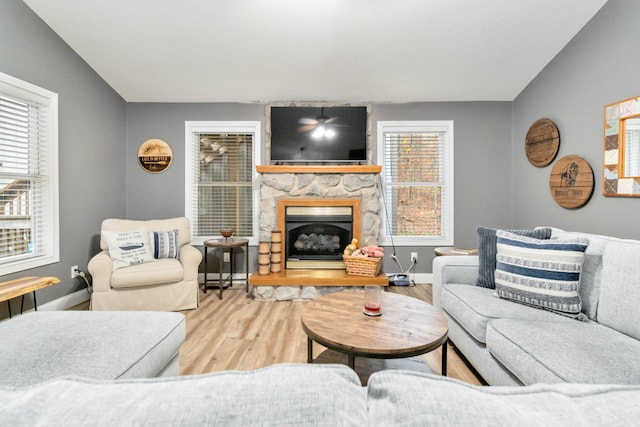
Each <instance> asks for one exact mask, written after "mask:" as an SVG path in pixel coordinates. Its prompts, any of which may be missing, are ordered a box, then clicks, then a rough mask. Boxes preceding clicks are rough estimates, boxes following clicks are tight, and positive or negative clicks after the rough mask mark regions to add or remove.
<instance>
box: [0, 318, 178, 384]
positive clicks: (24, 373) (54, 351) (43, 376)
mask: <svg viewBox="0 0 640 427" xmlns="http://www.w3.org/2000/svg"><path fill="white" fill-rule="evenodd" d="M185 332H186V323H185V319H184V315H183V314H181V313H172V312H149V311H146V312H145V311H131V312H130V311H122V312H118V311H34V312H30V313H27V314H24V315H22V316H18V317H14V318H13V319H9V320H7V321H4V322H2V323H0V343H2V351H0V372H2V373H3V374H2V375H1V376H0V384H5V385H14V386H22V385H29V384H34V383H38V382H42V381H46V380H49V379H52V378H56V377H60V376H67V375H73V376H81V377H86V378H94V379H109V380H113V379H120V378H151V377H157V376H173V375H178V350H179V349H180V346H181V345H182V343H183V342H184V339H185Z"/></svg>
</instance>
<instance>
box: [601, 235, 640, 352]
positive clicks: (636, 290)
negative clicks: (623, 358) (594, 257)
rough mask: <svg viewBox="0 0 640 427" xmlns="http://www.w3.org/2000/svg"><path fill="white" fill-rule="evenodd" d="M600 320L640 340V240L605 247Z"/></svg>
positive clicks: (616, 242) (610, 244) (614, 243)
mask: <svg viewBox="0 0 640 427" xmlns="http://www.w3.org/2000/svg"><path fill="white" fill-rule="evenodd" d="M597 318H598V322H599V323H601V324H603V325H607V326H609V327H611V328H613V329H616V330H618V331H620V332H622V333H624V334H627V335H629V336H630V337H633V338H635V339H638V340H640V242H632V241H626V242H624V241H614V242H610V243H609V244H608V245H607V248H606V249H605V256H604V267H603V270H602V285H601V287H600V302H599V303H598V314H597Z"/></svg>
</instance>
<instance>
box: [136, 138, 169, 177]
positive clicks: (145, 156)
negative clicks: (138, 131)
mask: <svg viewBox="0 0 640 427" xmlns="http://www.w3.org/2000/svg"><path fill="white" fill-rule="evenodd" d="M172 160H173V152H172V151H171V147H170V146H169V144H167V143H166V142H164V141H163V140H161V139H148V140H146V141H145V142H143V143H142V145H141V146H140V149H139V150H138V162H140V166H142V168H143V169H144V170H146V171H147V172H151V173H159V172H164V171H165V170H166V169H167V168H168V167H169V166H171V161H172Z"/></svg>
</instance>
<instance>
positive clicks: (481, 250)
mask: <svg viewBox="0 0 640 427" xmlns="http://www.w3.org/2000/svg"><path fill="white" fill-rule="evenodd" d="M497 231H498V230H497V229H495V228H488V227H478V228H477V233H478V257H479V260H478V261H479V265H478V279H477V281H476V285H477V286H480V287H482V288H490V289H494V288H495V287H496V284H495V280H494V273H495V271H496V242H497V240H498V239H497V236H496V232H497ZM509 231H510V232H512V233H515V234H519V235H522V236H529V237H535V238H536V239H548V238H549V237H551V228H536V229H534V230H509Z"/></svg>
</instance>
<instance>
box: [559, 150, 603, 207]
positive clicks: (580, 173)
mask: <svg viewBox="0 0 640 427" xmlns="http://www.w3.org/2000/svg"><path fill="white" fill-rule="evenodd" d="M549 187H550V189H551V196H553V199H554V200H555V201H556V203H558V204H559V205H560V206H562V207H563V208H567V209H576V208H579V207H581V206H584V205H585V204H586V203H587V202H588V201H589V198H591V194H592V193H593V170H592V169H591V166H590V165H589V163H588V162H587V161H586V160H585V159H583V158H582V157H580V156H576V155H571V156H565V157H563V158H561V159H560V160H558V161H557V162H556V163H555V164H554V165H553V168H552V169H551V177H550V178H549Z"/></svg>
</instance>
